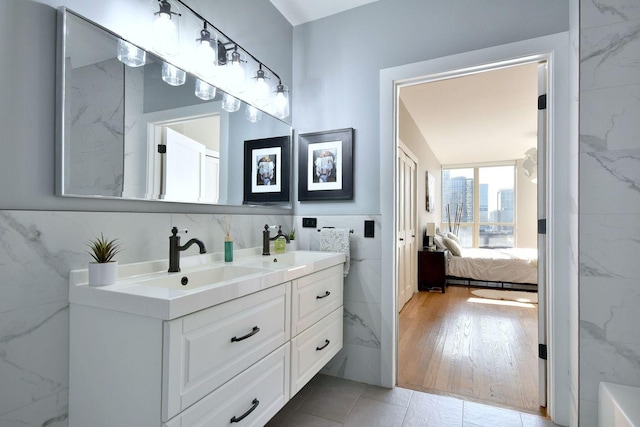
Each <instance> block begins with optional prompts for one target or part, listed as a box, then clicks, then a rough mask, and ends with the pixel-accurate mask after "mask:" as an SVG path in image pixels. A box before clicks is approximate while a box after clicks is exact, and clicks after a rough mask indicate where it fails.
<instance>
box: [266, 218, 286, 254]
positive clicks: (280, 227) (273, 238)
mask: <svg viewBox="0 0 640 427" xmlns="http://www.w3.org/2000/svg"><path fill="white" fill-rule="evenodd" d="M273 227H275V225H274V226H273ZM269 228H271V227H269V224H265V225H264V231H263V232H262V255H271V253H269V241H271V240H276V239H277V238H278V237H280V236H282V237H284V238H285V240H286V241H287V243H289V237H287V235H286V234H284V233H283V232H282V226H281V225H279V226H278V233H277V234H276V235H275V236H273V237H271V235H270V233H269Z"/></svg>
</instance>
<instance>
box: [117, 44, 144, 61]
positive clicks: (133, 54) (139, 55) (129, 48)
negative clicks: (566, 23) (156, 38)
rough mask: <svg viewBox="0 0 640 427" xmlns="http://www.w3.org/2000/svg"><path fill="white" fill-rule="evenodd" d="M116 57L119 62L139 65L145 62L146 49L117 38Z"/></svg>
mask: <svg viewBox="0 0 640 427" xmlns="http://www.w3.org/2000/svg"><path fill="white" fill-rule="evenodd" d="M117 57H118V60H119V61H120V62H122V63H123V64H124V65H127V66H129V67H141V66H143V65H144V64H145V62H147V52H146V51H144V50H142V49H140V48H139V47H138V46H134V45H132V44H131V43H129V42H128V41H125V40H122V39H118V52H117Z"/></svg>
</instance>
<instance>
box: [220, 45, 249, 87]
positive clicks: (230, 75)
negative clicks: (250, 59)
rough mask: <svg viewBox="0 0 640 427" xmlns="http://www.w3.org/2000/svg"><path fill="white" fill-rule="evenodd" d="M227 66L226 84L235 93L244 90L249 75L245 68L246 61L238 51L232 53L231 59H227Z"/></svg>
mask: <svg viewBox="0 0 640 427" xmlns="http://www.w3.org/2000/svg"><path fill="white" fill-rule="evenodd" d="M226 68H227V71H226V76H225V80H226V86H227V87H228V88H229V90H230V91H231V92H233V93H242V92H244V89H245V80H246V78H247V76H246V73H245V70H244V62H243V61H242V58H241V57H240V54H239V53H238V52H232V53H231V59H230V60H228V61H227V67H226Z"/></svg>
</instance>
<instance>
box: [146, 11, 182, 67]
mask: <svg viewBox="0 0 640 427" xmlns="http://www.w3.org/2000/svg"><path fill="white" fill-rule="evenodd" d="M159 6H160V10H159V11H157V12H156V13H155V15H154V21H153V27H152V33H153V50H155V51H156V52H158V53H159V54H160V55H163V56H169V57H170V56H175V55H177V54H178V53H179V52H180V21H179V19H178V17H179V16H178V15H176V14H175V13H176V12H177V7H176V6H175V4H173V3H171V2H169V1H168V0H161V1H159ZM172 8H173V9H175V10H172ZM172 12H174V13H172Z"/></svg>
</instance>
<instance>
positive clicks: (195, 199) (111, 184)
mask: <svg viewBox="0 0 640 427" xmlns="http://www.w3.org/2000/svg"><path fill="white" fill-rule="evenodd" d="M62 14H63V19H64V25H63V26H62V27H63V28H64V29H63V31H64V42H63V46H64V49H63V52H64V56H63V58H62V59H63V66H62V76H63V81H62V82H61V83H62V85H61V89H62V91H61V97H62V104H63V114H61V116H62V120H63V123H62V132H61V134H62V135H61V138H60V141H59V144H60V148H61V154H60V159H59V160H60V162H61V168H59V177H58V181H59V182H58V192H59V193H60V194H61V195H63V196H78V197H104V198H126V199H145V200H167V201H178V202H189V203H212V204H223V205H242V199H243V164H244V160H243V155H244V141H246V140H255V139H261V138H270V137H276V136H289V137H291V126H290V125H289V124H287V123H285V122H283V121H281V120H279V119H277V118H275V117H272V116H270V115H269V114H267V113H266V112H263V111H261V110H259V109H256V108H254V107H253V106H250V105H248V104H246V103H244V102H240V101H238V100H234V99H230V98H229V97H227V96H225V95H226V94H225V93H224V92H222V91H220V90H216V88H215V87H213V86H210V85H208V84H206V83H204V82H201V81H200V80H199V79H198V78H197V77H196V76H194V75H192V74H189V73H183V72H182V70H179V69H175V67H173V68H174V69H171V68H172V67H171V66H170V65H171V64H167V63H165V62H163V61H162V59H160V58H158V57H157V56H154V55H153V54H151V53H150V52H145V51H144V50H141V49H139V48H137V47H136V46H133V45H131V44H129V43H126V42H124V41H123V40H121V39H119V38H118V37H116V36H114V35H113V34H112V33H110V32H108V31H106V30H104V29H103V28H101V27H99V26H97V25H96V24H94V23H92V22H90V21H87V20H85V19H84V18H82V17H80V16H78V15H75V14H74V13H73V12H71V11H69V10H64V11H63V12H62ZM125 63H127V64H128V65H125ZM168 66H169V67H168ZM229 101H231V102H230V104H231V105H230V106H227V105H226V104H225V103H229ZM234 104H235V105H234ZM229 111H234V112H229ZM287 205H289V203H287Z"/></svg>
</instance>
